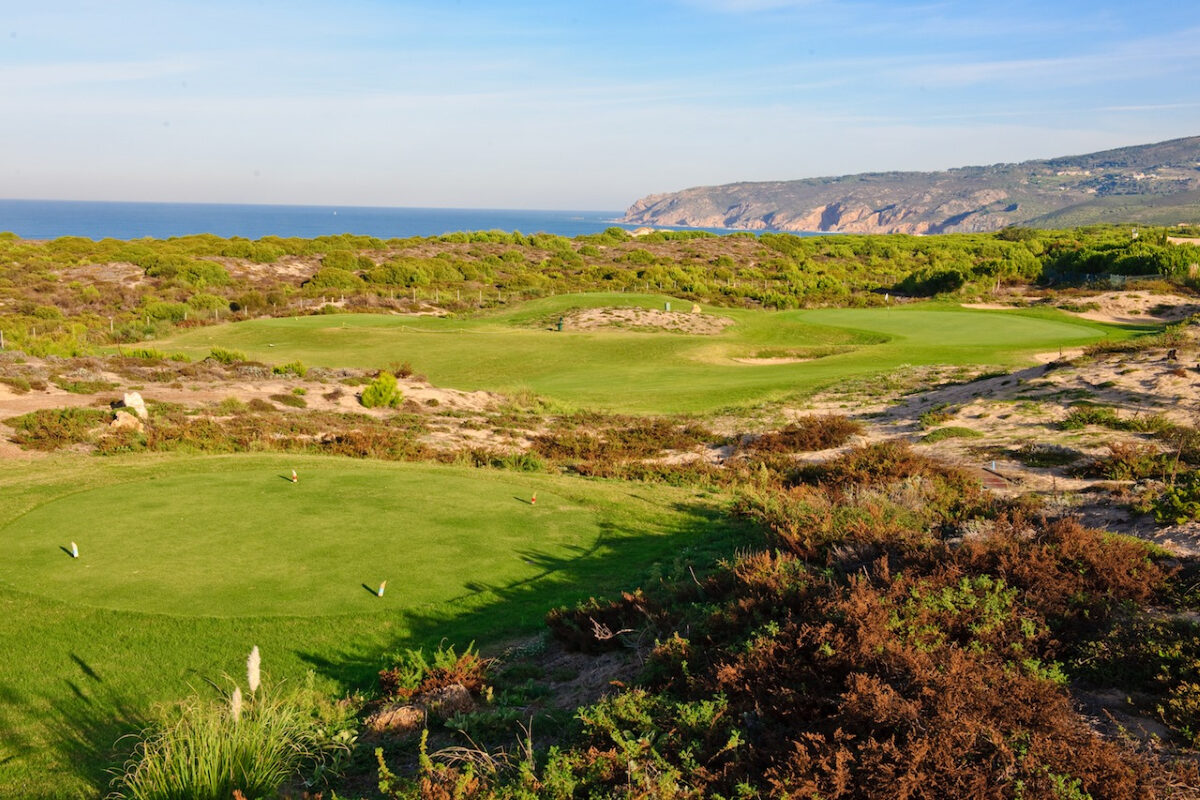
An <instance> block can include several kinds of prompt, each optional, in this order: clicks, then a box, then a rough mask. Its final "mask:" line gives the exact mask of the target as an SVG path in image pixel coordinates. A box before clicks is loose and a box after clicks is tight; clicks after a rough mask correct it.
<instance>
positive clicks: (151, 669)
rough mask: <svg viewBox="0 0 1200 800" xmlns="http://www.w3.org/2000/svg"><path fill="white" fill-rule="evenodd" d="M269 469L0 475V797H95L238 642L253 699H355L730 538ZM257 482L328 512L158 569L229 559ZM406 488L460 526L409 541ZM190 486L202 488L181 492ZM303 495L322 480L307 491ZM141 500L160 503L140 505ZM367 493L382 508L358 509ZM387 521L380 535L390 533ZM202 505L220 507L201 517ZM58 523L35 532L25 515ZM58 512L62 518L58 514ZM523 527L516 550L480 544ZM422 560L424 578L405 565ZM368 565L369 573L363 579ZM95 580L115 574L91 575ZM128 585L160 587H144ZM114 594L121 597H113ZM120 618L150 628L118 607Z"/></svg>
mask: <svg viewBox="0 0 1200 800" xmlns="http://www.w3.org/2000/svg"><path fill="white" fill-rule="evenodd" d="M281 464H283V462H281V460H280V457H279V456H275V455H270V456H257V455H256V456H218V457H194V456H193V457H178V456H158V455H149V456H146V455H144V456H141V457H138V458H124V457H122V458H108V459H104V460H102V461H101V460H92V459H80V458H78V457H74V458H70V457H49V458H45V459H43V460H39V461H37V462H33V463H32V464H29V463H21V464H16V463H10V464H3V465H0V509H3V511H2V512H0V558H2V559H3V560H4V563H5V564H6V569H5V571H4V573H3V575H2V576H0V642H4V643H5V669H4V670H3V672H2V673H0V699H2V700H3V702H2V703H0V796H4V797H29V798H51V797H95V796H99V795H102V794H103V793H104V789H105V781H106V779H107V775H106V773H105V770H106V769H107V768H109V767H111V766H112V765H113V764H116V763H120V762H121V761H123V759H124V757H125V756H126V755H128V754H127V753H124V752H121V751H120V748H117V749H114V747H113V743H114V742H116V741H117V740H118V739H119V738H120V737H121V736H123V735H124V734H127V733H131V732H133V731H136V730H139V729H141V728H142V727H144V725H145V723H146V722H147V721H148V720H149V719H150V718H151V717H152V716H153V713H154V712H153V706H154V704H155V703H157V702H169V701H174V700H176V699H178V698H180V697H183V696H187V695H189V694H193V693H194V690H195V689H197V688H203V687H204V686H205V681H206V680H209V679H211V680H218V679H220V677H221V676H222V675H227V674H237V673H238V672H239V671H240V667H241V664H242V662H243V660H244V658H245V653H246V651H247V650H248V649H249V648H250V647H251V646H252V645H258V646H259V647H260V648H261V649H262V652H263V658H264V663H265V664H266V665H267V671H268V672H269V674H270V677H271V678H272V679H273V680H300V679H302V678H303V676H304V675H305V674H306V673H307V672H308V671H310V670H312V671H314V672H315V680H316V686H317V688H318V689H321V690H324V691H328V692H330V693H333V694H336V693H339V692H344V691H346V690H348V689H351V688H354V687H362V686H368V685H370V684H371V683H372V681H373V680H374V676H375V675H376V673H377V672H378V670H379V668H380V654H382V653H385V652H388V651H395V650H396V649H397V648H399V647H404V646H420V645H422V644H436V643H437V642H438V641H440V640H441V639H442V638H443V637H449V638H450V639H451V640H453V641H471V640H476V641H479V642H481V643H485V642H494V641H497V640H500V639H503V638H506V637H512V636H515V635H520V634H523V633H528V632H532V631H535V630H537V629H539V627H540V625H541V621H542V618H543V615H544V614H545V612H546V611H547V610H548V609H549V608H551V607H553V606H556V605H559V604H562V603H567V602H574V601H576V600H578V599H581V598H583V597H586V596H588V595H590V594H593V593H596V592H611V591H614V590H616V589H619V588H627V587H628V586H630V585H632V584H633V583H636V582H637V581H638V579H639V576H642V577H644V576H645V575H646V574H647V572H648V571H657V572H662V573H666V572H671V571H672V570H678V569H686V566H684V565H686V564H688V563H689V562H695V563H706V562H708V561H711V560H713V559H715V558H716V557H717V556H718V555H720V554H723V553H727V552H729V551H731V550H732V548H734V547H735V546H736V544H737V541H738V540H739V538H740V537H741V536H743V535H745V534H744V530H745V529H744V528H741V527H738V526H737V525H734V524H731V523H728V522H725V521H723V520H722V519H720V518H719V517H718V515H717V514H716V513H715V512H714V511H713V510H712V508H711V505H710V503H709V502H708V501H704V500H702V499H700V498H698V497H697V496H696V495H695V494H694V493H692V492H688V491H681V490H677V489H671V488H669V487H657V486H637V487H622V486H619V485H616V484H607V483H598V482H584V481H582V480H579V479H570V478H564V477H556V476H549V475H521V476H520V477H519V479H517V478H515V476H514V475H513V474H512V473H504V472H496V471H491V470H464V469H454V468H449V467H430V466H418V465H409V464H393V463H387V464H382V463H371V464H365V463H363V462H358V461H350V460H345V459H336V458H320V457H303V458H300V457H288V458H287V460H286V466H287V467H288V468H289V469H290V468H291V467H292V466H295V468H296V469H297V470H298V471H299V473H300V475H301V483H300V484H298V485H295V486H293V485H291V484H289V483H287V482H285V481H284V480H282V479H281V478H280V477H278V476H279V475H280V474H281V472H282V470H281V468H280V467H281ZM258 474H264V475H266V477H267V478H268V479H269V480H270V481H274V482H277V483H278V488H276V487H274V486H272V487H271V489H272V490H273V491H276V492H278V493H281V494H283V493H287V492H304V491H306V490H309V484H311V485H312V488H311V490H312V491H321V492H323V493H324V494H323V497H324V501H323V502H325V503H326V504H328V507H326V508H316V507H311V506H306V505H305V504H304V503H302V502H301V501H299V500H297V501H296V503H297V505H296V506H295V508H294V509H293V511H294V513H293V514H291V515H290V517H289V524H288V525H287V526H285V527H284V529H283V530H276V529H274V528H273V527H272V525H273V524H276V523H278V520H274V521H273V522H272V524H271V525H259V526H249V528H253V530H248V531H247V532H246V534H245V535H246V536H248V537H258V539H260V540H261V541H259V542H257V543H255V542H253V541H247V542H246V543H245V548H246V549H243V550H229V551H227V552H226V553H224V558H223V560H222V559H218V560H215V561H211V562H210V563H209V564H208V565H207V566H206V567H203V568H200V567H198V566H196V565H193V566H191V567H189V566H187V565H186V564H185V563H182V562H180V561H179V560H174V559H175V557H174V556H173V555H172V554H173V553H175V552H176V551H182V552H184V553H189V554H191V555H194V556H197V557H199V556H202V555H203V556H204V557H205V558H207V557H209V556H211V555H212V554H211V553H210V554H208V555H204V551H205V550H206V549H211V548H213V547H226V548H228V547H231V546H232V544H231V543H232V541H233V540H231V539H227V538H224V535H223V534H222V533H221V528H222V526H223V525H224V524H225V522H226V521H227V520H228V518H229V517H230V516H232V515H233V513H234V512H237V511H241V512H242V514H243V515H244V516H246V517H248V518H253V517H254V516H255V515H257V514H260V513H264V512H265V511H266V509H267V507H268V506H269V505H270V503H271V502H272V501H271V499H270V498H269V497H264V496H261V495H260V496H256V495H255V493H254V491H253V490H251V489H249V488H247V489H245V490H244V491H242V492H240V493H239V492H238V491H237V490H236V488H234V487H233V486H232V484H235V483H238V482H239V479H245V478H247V477H249V476H255V475H258ZM322 475H325V476H327V477H326V478H322V477H321V476H322ZM371 475H375V476H376V477H377V480H376V481H375V484H378V487H377V488H373V487H375V484H373V483H372V481H371ZM222 476H228V479H226V478H225V477H222ZM334 477H336V478H337V479H338V480H336V481H335V480H334ZM417 477H420V478H421V479H423V481H424V482H425V483H426V484H427V485H428V486H430V487H433V488H435V489H438V488H440V489H441V490H443V491H453V492H456V494H455V495H454V496H453V497H446V498H445V500H446V505H447V506H448V507H450V508H456V509H460V510H461V511H462V513H461V516H460V517H459V518H458V519H453V518H445V517H444V518H443V519H442V521H441V522H440V523H439V522H437V521H436V520H435V519H428V520H426V521H425V526H424V529H423V528H422V526H421V525H418V524H415V523H414V520H416V519H417V516H415V515H424V514H425V513H426V511H427V507H422V506H419V505H418V506H417V507H414V508H409V509H407V510H406V509H405V498H404V497H403V496H400V495H399V494H398V489H397V487H401V486H402V485H403V484H404V483H405V481H406V480H407V479H410V478H412V479H414V480H415V478H417ZM208 480H211V481H212V482H213V486H212V487H211V488H209V489H203V490H202V489H200V488H199V486H198V484H201V483H203V482H205V481H208ZM322 480H330V481H333V482H332V483H330V484H329V485H328V486H326V487H325V488H324V489H323V490H322V489H321V486H320V484H321V481H322ZM159 481H161V482H163V484H162V485H163V489H164V491H162V492H159V491H157V490H156V489H155V488H154V487H153V484H155V483H156V482H159ZM346 481H349V483H346ZM515 483H519V485H520V488H521V489H523V490H524V489H528V490H530V491H534V490H536V491H537V492H538V504H537V507H536V508H534V507H531V506H527V505H525V504H523V503H521V502H519V499H524V497H525V495H524V492H522V493H521V494H520V495H517V493H516V492H513V491H512V487H513V486H514V484H515ZM456 484H457V486H456ZM189 487H191V488H190V489H189ZM464 490H465V491H467V492H468V493H469V494H471V495H473V496H474V495H478V496H479V497H480V498H485V497H488V496H491V497H492V498H494V499H497V498H498V499H499V500H501V501H507V502H511V504H512V507H514V508H516V509H517V510H518V512H519V513H525V514H526V515H527V518H525V519H524V525H523V526H521V525H515V524H514V525H512V526H507V525H504V524H495V523H493V521H492V520H491V518H490V514H489V515H487V518H485V516H484V515H485V513H486V509H485V508H484V506H482V505H477V506H475V507H474V512H473V513H472V511H471V508H472V507H471V506H470V503H472V502H476V500H475V498H474V497H463V496H462V492H463V491H464ZM375 491H378V492H380V493H381V494H380V495H379V496H374V497H373V498H372V493H373V492H375ZM222 495H223V496H224V498H225V499H224V500H223V501H222V500H221V499H220V498H221V496H222ZM284 496H286V494H285V495H284ZM71 498H74V499H71ZM172 498H173V499H172ZM214 498H216V499H214ZM518 498H519V499H518ZM478 502H483V501H482V500H479V501H478ZM164 503H166V504H167V506H166V507H162V504H164ZM389 503H392V504H394V505H393V506H392V508H394V509H395V512H396V513H397V514H399V517H396V516H388V514H387V513H386V508H387V507H388V504H389ZM60 504H63V505H61V506H60ZM221 504H224V505H225V506H228V508H227V509H226V510H220V509H219V508H217V507H215V506H217V505H221ZM56 506H60V507H59V508H58V509H57V510H55V512H54V515H56V516H54V520H51V518H50V517H49V516H47V517H39V515H46V514H50V510H51V509H55V507H56ZM107 506H112V507H115V508H117V509H121V508H123V509H124V510H125V512H126V513H125V515H124V516H123V517H122V516H119V515H117V514H116V513H115V512H114V510H113V508H109V507H107ZM156 506H158V507H157V508H156ZM72 507H74V509H75V511H74V517H72V516H71V515H70V514H69V513H67V511H68V509H70V508H72ZM59 511H62V512H63V513H62V514H61V515H60V514H59ZM530 512H536V513H537V514H545V515H546V516H547V518H548V519H547V522H548V523H550V524H551V527H550V528H547V527H540V526H536V525H529V524H528V523H529V522H530V521H531V519H532V517H528V515H529V513H530ZM312 514H317V515H320V516H321V517H322V518H323V519H324V524H325V526H326V527H332V528H334V531H335V534H334V537H333V541H332V542H329V543H327V550H326V551H325V552H318V551H317V550H314V549H313V547H314V544H313V543H312V542H310V541H306V539H307V538H308V537H310V536H316V535H319V534H320V531H321V528H322V525H320V524H318V522H317V521H315V520H314V521H312V523H311V524H310V523H309V522H306V521H305V520H304V517H305V516H306V515H312ZM139 515H145V516H147V517H148V518H156V519H158V521H159V525H158V526H157V527H156V528H154V530H158V531H160V532H161V535H162V536H163V537H165V541H163V540H156V541H149V542H147V541H144V540H143V539H142V538H140V537H144V536H146V535H147V529H146V528H140V527H139V523H138V522H137V517H138V516H139ZM213 515H218V516H213ZM219 515H225V519H222V517H221V516H219ZM406 515H414V516H406ZM360 516H361V519H360V518H359V517H360ZM398 519H399V520H402V521H405V524H397V520H398ZM24 520H29V521H30V523H31V524H35V523H36V524H37V525H43V524H45V525H46V526H47V527H42V528H40V530H42V532H43V535H42V536H41V537H32V538H31V537H30V536H29V535H27V534H22V533H20V531H21V527H20V526H21V524H22V522H23V521H24ZM51 522H53V525H51V524H50V523H51ZM554 525H558V526H559V528H558V529H557V530H556V531H555V530H554V529H553V526H554ZM573 526H575V527H573ZM522 527H523V529H524V530H525V531H526V537H527V538H526V539H525V540H524V541H522V542H517V541H515V540H512V539H510V540H509V541H508V542H507V544H504V543H497V542H493V541H492V539H493V538H503V536H505V535H508V534H511V533H513V532H515V531H517V530H518V529H521V528H522ZM110 528H111V529H110ZM163 529H165V530H163ZM289 531H290V533H289ZM548 531H549V532H548ZM506 532H507V533H506ZM701 534H703V536H701ZM59 539H62V540H64V542H65V543H67V544H69V541H70V540H77V541H78V542H79V544H80V551H81V558H80V559H79V560H78V561H75V560H73V559H71V558H70V557H69V556H67V554H66V553H64V552H63V551H61V550H59V549H58V548H59V546H60V545H59V541H58V540H59ZM34 541H36V542H38V543H40V545H41V547H42V549H44V550H45V551H46V552H45V554H44V555H45V559H46V562H47V563H46V565H41V564H38V563H37V562H36V554H35V553H34V552H33V550H32V549H31V547H32V545H31V542H34ZM364 543H365V545H366V546H363V547H361V549H357V552H356V548H359V547H360V545H363V544H364ZM106 550H107V551H108V552H109V555H105V552H106ZM141 550H144V551H148V552H143V553H140V554H139V553H137V552H136V551H141ZM431 550H433V551H435V552H433V553H430V551H431ZM442 550H445V551H446V552H445V553H442V552H441V551H442ZM476 550H478V551H479V552H478V554H476V553H474V552H473V551H476ZM489 552H490V553H491V556H490V558H491V561H490V562H489V561H488V559H489V556H488V555H487V554H488V553H489ZM22 553H23V555H21V554H22ZM429 556H432V557H433V558H434V559H435V561H436V562H437V563H434V562H425V563H422V562H421V559H423V558H426V557H429ZM470 557H479V558H482V560H481V561H479V562H478V564H477V566H478V567H479V570H478V571H477V570H474V569H469V570H460V569H458V566H457V565H458V564H459V563H462V564H464V565H465V564H466V562H465V561H464V559H469V558H470ZM439 558H440V559H442V560H441V561H437V559H439ZM89 559H90V560H89ZM364 559H367V560H366V561H364ZM240 561H245V562H246V563H245V564H243V565H239V562H240ZM530 562H532V563H530ZM198 563H199V562H197V564H198ZM89 564H90V565H91V566H90V568H89V567H88V565H89ZM385 566H386V567H387V568H388V569H389V570H390V573H389V575H388V576H384V575H382V574H381V572H382V571H383V567H385ZM81 568H82V569H81ZM84 569H90V570H91V571H92V574H91V575H88V577H87V579H86V580H82V579H81V580H79V581H78V582H73V581H62V580H60V579H59V577H58V576H56V575H55V574H54V571H55V570H58V571H60V572H61V573H63V574H66V575H72V574H73V575H74V577H76V578H80V573H82V572H83V570H84ZM71 570H74V573H72V572H70V571H71ZM101 570H107V571H110V572H113V573H114V574H113V575H110V576H104V575H103V574H97V573H99V572H100V571H101ZM117 570H120V571H121V575H116V574H115V572H116V571H117ZM147 570H150V571H154V570H157V572H158V573H160V574H157V575H154V576H150V577H147V576H146V572H147ZM384 577H390V580H389V583H388V591H387V595H386V596H385V598H382V599H380V598H375V597H373V596H372V595H371V594H370V593H369V592H368V591H367V590H365V589H364V588H363V586H362V584H363V583H367V582H369V579H370V582H373V581H374V580H375V579H377V578H378V579H382V578H384ZM118 579H120V580H118ZM121 581H125V582H128V585H129V588H128V589H120V588H119V587H118V583H120V582H121ZM345 583H350V584H351V585H350V586H349V587H343V586H342V585H341V584H345ZM89 585H90V587H91V588H90V589H89V588H88V586H89ZM335 587H336V588H335ZM343 588H346V589H347V593H345V594H344V596H341V595H342V590H343ZM110 590H111V593H110ZM264 590H267V591H264ZM139 592H140V595H139ZM210 593H211V594H212V595H213V597H212V598H211V599H208V598H206V595H207V594H210ZM272 594H274V595H276V596H275V598H274V600H269V599H268V597H269V596H270V595H272ZM335 595H339V596H335ZM406 596H408V600H407V601H406ZM289 598H290V599H289ZM138 603H142V604H144V606H145V608H147V609H155V610H156V612H151V611H149V610H139V611H135V610H128V609H129V608H130V607H133V606H135V605H136V604H138ZM106 605H107V606H114V605H117V606H123V607H124V608H112V607H104V606H106ZM289 605H292V607H293V611H292V612H289ZM223 609H224V610H223ZM314 609H316V611H315V612H314ZM231 614H236V615H238V616H231Z"/></svg>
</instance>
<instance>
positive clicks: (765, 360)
mask: <svg viewBox="0 0 1200 800" xmlns="http://www.w3.org/2000/svg"><path fill="white" fill-rule="evenodd" d="M730 360H731V361H736V362H737V363H739V364H750V365H759V366H762V365H770V364H802V363H804V362H805V361H812V359H811V358H786V357H780V358H734V359H730Z"/></svg>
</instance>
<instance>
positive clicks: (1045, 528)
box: [955, 517, 1171, 623]
mask: <svg viewBox="0 0 1200 800" xmlns="http://www.w3.org/2000/svg"><path fill="white" fill-rule="evenodd" d="M1028 530H1029V528H1028V523H1027V522H1025V521H1024V520H1020V519H1012V518H1008V517H1002V518H1001V519H999V520H997V525H996V527H995V530H994V532H993V534H992V535H991V536H989V537H987V538H986V539H983V540H972V541H968V542H966V543H964V545H963V546H962V548H961V549H960V550H959V551H958V552H957V553H956V556H955V561H956V563H958V564H960V565H961V566H962V567H963V568H964V569H967V570H969V571H970V572H972V573H974V574H988V575H993V576H995V577H997V578H1001V579H1003V580H1004V581H1006V582H1008V583H1009V584H1011V585H1013V586H1016V587H1018V588H1020V589H1021V591H1022V593H1023V597H1024V601H1025V602H1026V603H1028V604H1029V605H1031V606H1033V607H1034V608H1036V609H1037V610H1038V612H1039V613H1040V614H1041V615H1043V616H1044V617H1046V618H1047V619H1051V620H1055V621H1058V622H1060V623H1065V622H1067V621H1070V620H1074V621H1078V622H1083V621H1085V620H1089V619H1091V620H1095V619H1097V618H1099V617H1101V616H1103V615H1104V614H1106V613H1108V612H1109V611H1111V609H1112V608H1113V606H1114V605H1115V604H1117V603H1120V602H1122V601H1132V602H1135V603H1145V602H1147V601H1149V600H1150V598H1152V597H1153V596H1155V595H1156V594H1158V593H1160V592H1163V591H1164V590H1165V588H1166V583H1167V580H1168V578H1169V577H1170V574H1171V573H1170V571H1169V570H1168V569H1166V568H1164V567H1163V566H1161V565H1160V564H1158V563H1157V562H1155V561H1153V560H1152V559H1151V558H1150V547H1149V545H1147V544H1146V543H1144V542H1141V541H1138V540H1136V539H1133V538H1130V537H1127V536H1119V535H1115V534H1110V533H1105V532H1104V531H1098V530H1093V529H1090V528H1085V527H1083V526H1082V525H1081V524H1079V522H1078V521H1076V520H1073V519H1063V520H1057V521H1054V522H1045V521H1042V522H1040V523H1038V524H1036V525H1035V526H1034V531H1033V533H1032V535H1029V534H1028Z"/></svg>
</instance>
